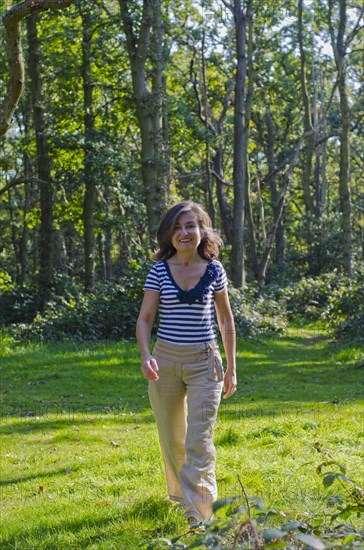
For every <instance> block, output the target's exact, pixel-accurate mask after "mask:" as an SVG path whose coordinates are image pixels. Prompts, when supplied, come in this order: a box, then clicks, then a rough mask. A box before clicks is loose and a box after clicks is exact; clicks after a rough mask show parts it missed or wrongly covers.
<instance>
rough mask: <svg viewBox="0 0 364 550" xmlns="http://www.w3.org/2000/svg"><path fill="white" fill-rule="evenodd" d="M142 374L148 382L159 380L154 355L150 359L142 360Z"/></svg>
mask: <svg viewBox="0 0 364 550" xmlns="http://www.w3.org/2000/svg"><path fill="white" fill-rule="evenodd" d="M141 370H142V373H143V376H144V378H147V380H158V378H159V376H158V374H157V371H158V370H159V368H158V363H157V360H156V359H155V357H153V355H150V356H149V357H148V358H146V359H143V360H142V367H141Z"/></svg>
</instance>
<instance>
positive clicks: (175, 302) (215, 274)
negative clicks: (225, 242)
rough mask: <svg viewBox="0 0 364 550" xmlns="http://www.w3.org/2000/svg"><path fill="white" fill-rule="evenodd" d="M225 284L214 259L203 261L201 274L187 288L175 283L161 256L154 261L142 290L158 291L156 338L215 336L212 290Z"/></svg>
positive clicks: (176, 340)
mask: <svg viewBox="0 0 364 550" xmlns="http://www.w3.org/2000/svg"><path fill="white" fill-rule="evenodd" d="M226 284H227V277H226V273H225V270H224V268H223V266H222V265H221V263H220V262H219V261H218V260H211V261H210V262H209V263H208V264H207V266H206V271H205V273H204V275H202V277H201V279H200V281H199V282H198V283H197V285H196V286H195V287H194V288H193V289H192V290H190V291H184V290H182V289H181V288H180V287H179V286H178V285H177V283H176V282H175V281H174V279H173V277H172V274H171V271H170V268H169V265H168V263H167V262H166V261H165V260H164V261H161V262H157V263H156V264H154V266H153V267H152V269H151V270H150V271H149V274H148V276H147V279H146V282H145V285H144V290H155V291H157V292H159V293H160V296H159V327H158V332H157V338H160V339H161V340H164V341H165V342H171V343H173V344H195V343H201V342H211V341H212V340H216V331H215V307H214V292H221V291H222V290H224V288H225V286H226Z"/></svg>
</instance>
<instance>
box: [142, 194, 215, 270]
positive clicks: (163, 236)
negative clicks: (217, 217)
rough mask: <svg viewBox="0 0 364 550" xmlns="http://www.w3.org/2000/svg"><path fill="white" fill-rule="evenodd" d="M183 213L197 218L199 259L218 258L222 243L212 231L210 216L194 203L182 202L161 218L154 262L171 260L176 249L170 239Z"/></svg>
mask: <svg viewBox="0 0 364 550" xmlns="http://www.w3.org/2000/svg"><path fill="white" fill-rule="evenodd" d="M185 212H193V213H194V214H196V216H197V220H198V223H199V226H200V231H201V242H200V244H199V245H198V248H197V251H198V253H199V255H200V256H201V258H203V259H204V260H215V259H217V258H218V256H219V252H220V248H221V247H222V245H223V241H222V239H221V237H220V235H219V233H218V232H217V231H216V229H213V227H212V222H211V219H210V216H209V215H208V214H207V212H205V210H204V209H203V208H202V207H201V206H200V205H199V204H197V203H196V202H192V201H183V202H180V203H178V204H175V205H174V206H172V208H170V209H169V210H167V212H165V214H164V215H163V216H162V219H161V221H160V223H159V227H158V230H157V242H158V247H159V248H157V250H155V252H154V254H153V259H154V260H156V261H159V260H168V258H171V257H172V256H173V255H174V254H175V253H176V249H175V248H174V246H173V245H172V244H171V239H172V235H173V231H174V229H175V227H176V224H177V221H178V218H179V217H180V215H181V214H184V213H185Z"/></svg>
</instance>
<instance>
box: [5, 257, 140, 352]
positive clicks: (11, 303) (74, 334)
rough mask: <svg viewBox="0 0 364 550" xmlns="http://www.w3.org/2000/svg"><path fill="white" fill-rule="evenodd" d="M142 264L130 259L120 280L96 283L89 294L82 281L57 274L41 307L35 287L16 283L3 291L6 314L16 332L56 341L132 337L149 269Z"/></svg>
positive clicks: (22, 336)
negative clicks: (13, 324)
mask: <svg viewBox="0 0 364 550" xmlns="http://www.w3.org/2000/svg"><path fill="white" fill-rule="evenodd" d="M144 265H146V264H143V265H142V266H139V265H138V264H137V263H136V262H130V263H129V268H128V271H127V273H126V274H125V276H124V277H123V279H122V282H120V283H108V282H105V283H98V285H97V286H96V288H95V291H94V292H93V293H89V294H87V293H85V292H84V290H83V287H81V285H80V284H79V283H78V284H77V283H73V282H71V281H70V280H69V279H66V278H65V277H62V276H59V277H58V278H57V279H56V283H55V286H54V288H53V290H52V292H51V293H50V295H49V297H48V300H47V302H46V303H45V304H43V305H42V308H41V309H40V308H39V307H38V306H39V300H38V296H37V291H34V292H32V291H31V290H30V289H16V290H13V291H11V292H9V293H7V294H3V296H2V298H1V301H0V304H1V306H2V310H3V314H4V317H5V319H6V321H7V323H17V325H16V326H15V327H13V328H12V329H11V333H12V334H13V335H14V336H15V337H16V338H21V339H37V340H42V341H43V340H44V341H54V342H55V341H61V340H74V341H83V340H101V339H114V340H118V339H122V338H132V337H134V334H135V324H136V318H137V315H138V312H139V308H140V304H141V301H142V288H143V282H144V279H145V275H146V269H147V268H146V267H144ZM25 306H26V309H25V310H24V307H25ZM26 312H28V315H26Z"/></svg>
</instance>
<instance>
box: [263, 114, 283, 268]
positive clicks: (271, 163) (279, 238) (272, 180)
mask: <svg viewBox="0 0 364 550" xmlns="http://www.w3.org/2000/svg"><path fill="white" fill-rule="evenodd" d="M265 120H266V124H267V157H268V167H269V173H270V174H272V176H271V177H269V189H270V199H271V205H272V210H273V218H276V216H277V208H278V201H279V196H278V190H277V183H276V176H275V175H274V168H275V151H274V149H275V128H274V123H273V120H272V115H271V112H270V109H269V105H266V110H265ZM284 250H285V246H284V229H283V223H282V218H280V219H279V221H278V225H277V231H276V234H275V251H276V255H275V262H276V264H277V265H278V266H279V267H281V268H282V267H284V263H285V259H284Z"/></svg>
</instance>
